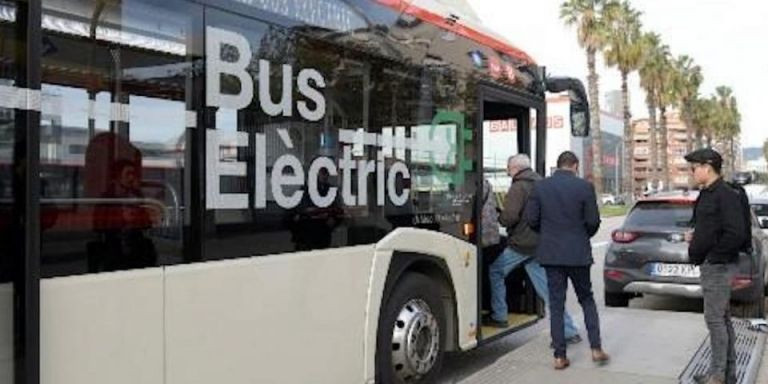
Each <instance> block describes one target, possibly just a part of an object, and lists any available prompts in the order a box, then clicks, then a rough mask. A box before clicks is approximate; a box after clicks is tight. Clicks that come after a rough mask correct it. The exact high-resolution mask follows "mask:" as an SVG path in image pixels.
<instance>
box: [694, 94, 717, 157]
mask: <svg viewBox="0 0 768 384" xmlns="http://www.w3.org/2000/svg"><path fill="white" fill-rule="evenodd" d="M716 104H717V102H716V101H715V100H714V98H712V97H709V98H702V97H697V98H696V99H695V100H694V102H693V114H692V118H693V126H694V127H695V129H696V146H697V147H704V146H706V147H712V137H713V136H714V134H713V132H714V128H713V127H714V114H715V109H716Z"/></svg>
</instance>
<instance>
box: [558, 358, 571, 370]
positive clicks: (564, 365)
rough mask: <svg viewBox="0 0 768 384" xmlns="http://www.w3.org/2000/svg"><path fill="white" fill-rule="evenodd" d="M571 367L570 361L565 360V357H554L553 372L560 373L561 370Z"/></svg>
mask: <svg viewBox="0 0 768 384" xmlns="http://www.w3.org/2000/svg"><path fill="white" fill-rule="evenodd" d="M570 365H571V361H570V360H568V359H566V358H565V357H556V358H555V370H557V371H562V370H563V369H566V368H568V367H569V366H570Z"/></svg>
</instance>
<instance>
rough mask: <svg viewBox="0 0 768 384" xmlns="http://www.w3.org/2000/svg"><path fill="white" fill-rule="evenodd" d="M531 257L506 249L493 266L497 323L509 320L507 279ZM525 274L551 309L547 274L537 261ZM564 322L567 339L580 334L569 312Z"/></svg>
mask: <svg viewBox="0 0 768 384" xmlns="http://www.w3.org/2000/svg"><path fill="white" fill-rule="evenodd" d="M530 258H531V257H530V256H526V255H523V254H521V253H518V252H516V251H515V250H513V249H511V248H509V247H506V248H504V252H502V253H501V254H500V255H499V257H498V258H497V259H496V261H494V262H493V264H491V266H490V268H489V270H488V274H489V275H490V279H491V309H492V313H491V317H492V318H493V319H494V320H496V321H506V320H507V313H508V309H507V285H506V283H505V282H504V279H506V278H507V275H509V273H510V272H512V270H514V269H515V268H517V267H518V266H519V265H520V264H522V263H525V262H526V261H528V260H530ZM525 272H526V273H527V274H528V277H529V278H530V279H531V282H532V283H533V288H534V289H535V290H536V294H537V295H539V297H540V298H541V300H543V301H544V303H545V304H546V305H547V308H549V287H548V285H547V274H546V272H545V271H544V268H542V267H541V264H539V263H538V262H537V261H536V260H530V262H528V263H526V264H525ZM563 320H564V322H565V337H566V338H571V337H573V336H576V335H578V334H579V328H577V327H576V324H575V323H574V322H573V319H572V318H571V315H569V314H568V311H565V312H564V313H563Z"/></svg>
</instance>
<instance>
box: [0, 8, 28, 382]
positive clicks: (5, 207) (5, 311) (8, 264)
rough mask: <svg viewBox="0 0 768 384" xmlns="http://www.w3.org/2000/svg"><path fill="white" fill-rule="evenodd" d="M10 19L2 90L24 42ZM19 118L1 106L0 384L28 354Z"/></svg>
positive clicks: (1, 38)
mask: <svg viewBox="0 0 768 384" xmlns="http://www.w3.org/2000/svg"><path fill="white" fill-rule="evenodd" d="M19 4H21V6H26V5H25V4H24V3H19ZM16 6H17V3H16V2H15V1H5V0H2V1H0V15H15V13H16ZM9 19H10V17H8V18H1V17H0V90H6V89H9V88H8V87H12V86H16V85H17V84H16V76H17V75H16V70H15V69H16V67H17V65H18V63H17V62H16V57H18V56H17V54H16V49H17V47H16V43H17V41H20V40H21V39H20V38H19V37H17V36H16V24H15V22H14V21H13V20H9ZM0 93H1V92H0ZM2 104H3V103H0V105H2ZM15 114H16V111H15V110H14V109H12V108H6V107H4V106H0V383H12V382H14V377H15V374H14V367H15V366H20V364H18V362H17V361H16V359H17V358H21V357H23V356H17V355H16V353H17V351H22V350H25V348H24V346H23V345H17V342H19V341H21V342H22V343H23V340H24V336H23V335H22V332H21V330H20V329H19V327H18V326H17V325H15V324H14V319H15V317H16V313H14V312H15V309H14V307H15V308H17V309H16V310H19V309H22V310H23V308H20V306H18V305H17V306H14V299H15V293H16V287H17V286H18V284H19V283H23V282H24V280H23V276H20V275H19V273H20V272H21V271H22V269H21V268H14V266H15V265H19V263H20V261H21V260H22V259H23V254H22V253H21V252H19V250H20V247H17V246H16V245H17V244H18V243H16V242H17V241H21V240H23V232H21V231H19V229H20V228H19V226H18V225H14V221H13V217H15V216H14V213H13V210H14V208H15V206H14V203H15V201H14V193H13V192H14V191H13V187H14V185H13V167H14V144H15V141H16V132H17V130H19V129H21V124H19V122H18V121H17V119H16V116H15ZM20 234H21V236H19V235H20Z"/></svg>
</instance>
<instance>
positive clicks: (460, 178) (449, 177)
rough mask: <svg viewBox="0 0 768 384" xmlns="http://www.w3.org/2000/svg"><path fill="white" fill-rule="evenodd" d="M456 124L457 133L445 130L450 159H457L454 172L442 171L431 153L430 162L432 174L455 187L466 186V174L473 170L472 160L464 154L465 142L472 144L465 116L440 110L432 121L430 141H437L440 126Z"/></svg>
mask: <svg viewBox="0 0 768 384" xmlns="http://www.w3.org/2000/svg"><path fill="white" fill-rule="evenodd" d="M444 124H455V125H456V131H455V132H452V131H451V130H449V129H443V130H442V131H443V134H444V135H445V141H446V142H447V143H449V145H450V151H449V152H448V154H447V158H448V159H456V163H455V164H456V166H455V169H454V170H453V171H447V170H443V169H440V165H438V164H437V162H436V161H435V154H434V153H430V157H429V160H430V161H429V162H430V166H431V168H432V174H433V175H435V176H436V177H437V179H438V180H440V181H442V182H447V183H453V184H454V185H461V184H464V173H465V172H467V171H471V170H472V160H471V159H467V158H466V154H465V153H464V148H465V142H470V143H471V142H472V130H471V129H467V128H466V124H465V118H464V114H463V113H461V112H457V111H449V110H445V109H438V110H437V114H435V117H434V118H433V119H432V127H431V129H430V130H429V138H430V140H434V139H435V134H436V132H435V131H436V130H437V129H438V126H439V125H444Z"/></svg>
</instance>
